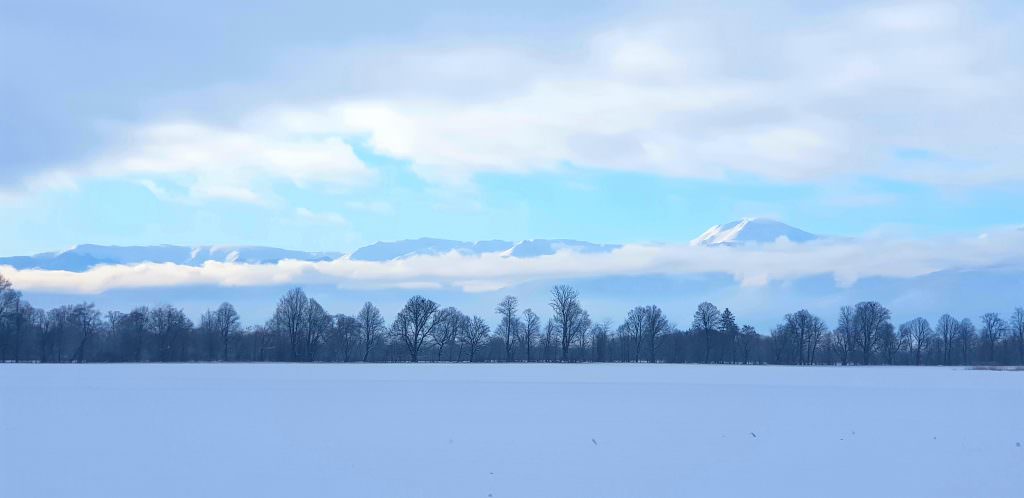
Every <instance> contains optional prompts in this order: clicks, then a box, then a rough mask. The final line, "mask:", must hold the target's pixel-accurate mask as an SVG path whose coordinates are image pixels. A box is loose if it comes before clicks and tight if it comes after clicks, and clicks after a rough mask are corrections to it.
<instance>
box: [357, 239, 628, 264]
mask: <svg viewBox="0 0 1024 498" xmlns="http://www.w3.org/2000/svg"><path fill="white" fill-rule="evenodd" d="M618 247H619V246H618V245H615V244H594V243H591V242H583V241H579V240H569V239H535V240H524V241H521V242H510V241H507V240H485V241H480V242H463V241H458V240H447V239H431V238H422V239H409V240H398V241H394V242H377V243H375V244H371V245H368V246H366V247H362V248H359V249H357V250H356V251H354V252H353V253H352V255H351V256H350V258H351V259H353V260H357V261H390V260H393V259H402V258H408V257H412V256H429V255H435V254H445V253H448V252H452V251H455V252H458V253H460V254H465V255H479V254H487V253H502V254H503V255H505V256H512V257H517V258H532V257H537V256H546V255H550V254H555V253H556V252H558V251H559V250H563V249H571V250H574V251H577V252H581V253H593V252H609V251H612V250H614V249H616V248H618Z"/></svg>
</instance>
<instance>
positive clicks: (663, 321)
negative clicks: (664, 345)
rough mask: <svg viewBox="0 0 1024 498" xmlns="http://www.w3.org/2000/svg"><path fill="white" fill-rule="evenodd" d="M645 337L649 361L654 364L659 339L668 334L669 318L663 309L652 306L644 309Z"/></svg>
mask: <svg viewBox="0 0 1024 498" xmlns="http://www.w3.org/2000/svg"><path fill="white" fill-rule="evenodd" d="M644 309H645V311H644V335H645V336H646V337H647V354H648V356H647V361H649V362H650V363H654V360H655V354H656V353H657V350H658V338H659V337H661V336H662V335H663V334H665V333H666V332H668V329H669V324H668V318H666V317H665V313H663V312H662V311H661V308H659V307H657V306H655V305H653V304H652V305H650V306H647V307H645V308H644Z"/></svg>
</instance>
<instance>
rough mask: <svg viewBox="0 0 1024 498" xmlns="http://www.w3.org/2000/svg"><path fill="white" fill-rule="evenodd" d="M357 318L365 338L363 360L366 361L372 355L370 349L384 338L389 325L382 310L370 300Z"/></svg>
mask: <svg viewBox="0 0 1024 498" xmlns="http://www.w3.org/2000/svg"><path fill="white" fill-rule="evenodd" d="M356 318H357V319H358V320H359V330H360V334H361V335H362V338H363V361H366V360H367V359H368V358H369V357H370V351H372V350H373V349H374V348H376V347H377V345H378V344H380V342H381V341H382V340H383V339H384V332H385V330H386V327H387V325H386V324H385V323H384V316H383V315H381V314H380V310H379V309H377V307H376V306H374V305H373V303H371V302H369V301H367V302H366V303H365V304H363V307H362V309H360V310H359V315H357V317H356Z"/></svg>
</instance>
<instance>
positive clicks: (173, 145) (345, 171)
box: [29, 122, 375, 204]
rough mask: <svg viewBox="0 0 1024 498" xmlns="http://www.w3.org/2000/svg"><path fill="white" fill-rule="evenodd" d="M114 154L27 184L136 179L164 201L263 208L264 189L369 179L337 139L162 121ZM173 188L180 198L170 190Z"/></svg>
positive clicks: (133, 132)
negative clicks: (275, 185) (279, 184)
mask: <svg viewBox="0 0 1024 498" xmlns="http://www.w3.org/2000/svg"><path fill="white" fill-rule="evenodd" d="M117 143H118V144H120V145H118V146H117V147H114V148H112V149H111V150H109V151H107V152H106V153H104V154H102V155H100V156H99V157H95V158H93V159H91V160H89V161H88V162H86V163H85V164H83V165H73V166H67V167H64V168H61V169H57V170H54V171H50V172H47V173H45V174H44V175H41V176H38V177H36V178H34V179H32V180H31V182H30V184H29V186H30V187H36V188H37V189H38V188H40V187H43V186H44V185H46V186H50V187H63V188H71V187H74V185H75V184H76V182H77V181H78V180H80V179H81V178H83V177H100V178H129V179H135V180H136V181H137V182H138V183H139V184H140V185H142V186H144V187H145V188H146V189H148V190H149V191H150V192H152V193H153V195H155V196H156V197H158V198H160V199H162V200H171V201H179V202H193V201H201V200H205V199H225V200H231V201H237V202H243V203H249V204H268V203H270V196H271V194H270V193H269V192H267V191H265V190H264V189H263V187H265V186H266V185H267V183H268V182H272V181H276V180H284V181H289V182H291V183H293V184H294V185H297V186H300V187H307V186H311V185H320V186H329V187H336V188H345V187H350V186H353V185H361V184H365V183H367V182H369V181H371V180H372V179H373V178H374V177H375V173H374V172H373V170H371V169H369V168H368V167H367V166H366V165H365V164H364V163H363V162H362V161H361V160H360V159H359V158H358V157H356V155H355V153H354V152H353V150H352V147H351V146H349V145H348V144H347V143H346V142H345V141H343V140H342V139H341V138H339V137H337V136H324V135H318V136H310V135H305V136H303V135H289V134H273V135H271V134H264V133H260V132H258V131H253V130H248V129H245V128H242V127H235V128H223V127H214V126H210V125H206V124H202V123H195V122H167V123H156V124H152V125H147V126H143V127H141V128H137V129H127V130H124V131H123V133H121V134H119V135H118V138H117ZM167 184H172V185H175V186H176V187H179V188H181V189H183V192H184V194H181V195H179V194H176V193H173V192H171V191H169V190H168V189H167V188H165V187H164V186H163V185H167Z"/></svg>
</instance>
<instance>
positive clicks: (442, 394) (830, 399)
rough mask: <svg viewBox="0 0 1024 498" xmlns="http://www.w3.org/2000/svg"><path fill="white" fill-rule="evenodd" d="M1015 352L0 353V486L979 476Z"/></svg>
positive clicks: (496, 485)
mask: <svg viewBox="0 0 1024 498" xmlns="http://www.w3.org/2000/svg"><path fill="white" fill-rule="evenodd" d="M1022 446H1024V372H1001V371H974V370H961V369H953V368H881V367H879V368H820V367H809V368H800V367H738V366H720V367H716V366H679V365H408V364H402V365H81V366H73V365H60V366H55V365H0V496H4V497H11V498H20V497H36V496H38V497H51V498H54V497H65V496H67V497H71V496H74V497H94V496H95V497H133V498H134V497H153V496H160V497H164V496H166V497H204V496H218V497H223V496H243V497H248V496H273V497H278V498H280V497H292V496H324V497H327V496H353V497H366V496H382V497H405V496H439V497H449V496H456V497H462V496H465V497H489V496H491V497H495V498H499V497H543V496H551V497H566V496H579V497H599V496H616V497H654V496H787V497H793V496H893V497H912V496H921V497H936V496H956V497H966V496H984V497H989V498H991V497H1002V496H1006V497H1010V496H1013V497H1019V496H1022V494H1021V493H1022V492H1024V491H1022V490H1024V447H1022Z"/></svg>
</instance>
